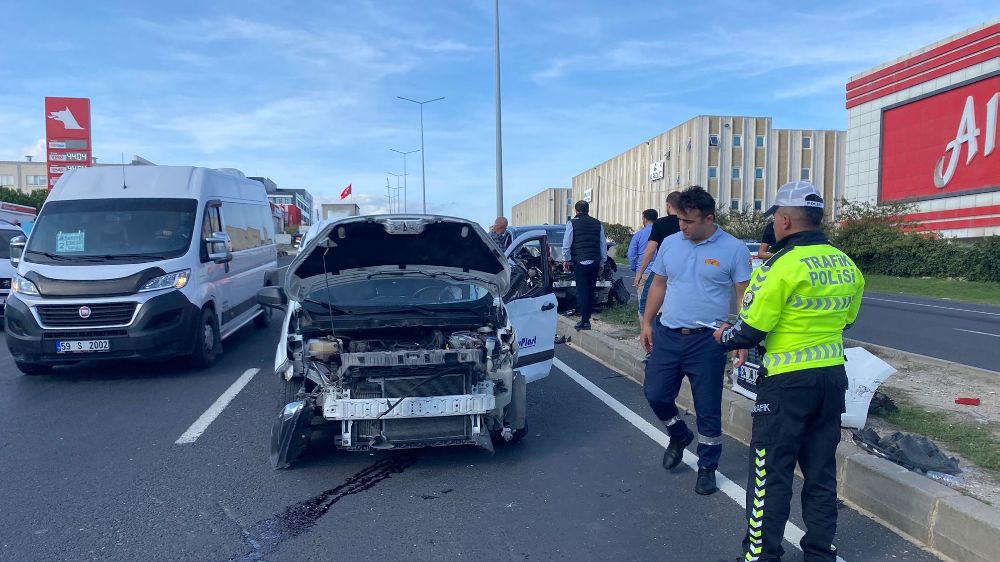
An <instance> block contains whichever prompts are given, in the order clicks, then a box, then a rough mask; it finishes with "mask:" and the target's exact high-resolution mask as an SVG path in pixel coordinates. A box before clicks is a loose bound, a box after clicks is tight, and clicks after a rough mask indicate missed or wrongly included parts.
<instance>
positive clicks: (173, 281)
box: [139, 269, 191, 293]
mask: <svg viewBox="0 0 1000 562" xmlns="http://www.w3.org/2000/svg"><path fill="white" fill-rule="evenodd" d="M190 278H191V270H190V269H185V270H184V271H175V272H173V273H168V274H166V275H161V276H159V277H154V278H153V279H150V280H149V281H148V282H147V283H146V284H145V285H143V286H142V288H141V289H139V292H140V293H145V292H147V291H162V290H163V289H183V288H184V286H185V285H187V284H188V279H190Z"/></svg>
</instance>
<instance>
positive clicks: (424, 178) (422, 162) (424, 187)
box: [396, 96, 444, 215]
mask: <svg viewBox="0 0 1000 562" xmlns="http://www.w3.org/2000/svg"><path fill="white" fill-rule="evenodd" d="M396 97H397V98H399V99H401V100H404V101H408V102H412V103H415V104H417V105H419V106H420V185H421V189H422V190H423V192H424V210H423V213H424V214H425V215H426V214H427V171H426V169H425V167H426V160H425V159H424V155H425V154H427V152H426V151H425V150H424V104H428V103H433V102H436V101H441V100H443V99H444V96H441V97H439V98H435V99H432V100H427V101H417V100H411V99H410V98H404V97H403V96H396Z"/></svg>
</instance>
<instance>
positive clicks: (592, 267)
mask: <svg viewBox="0 0 1000 562" xmlns="http://www.w3.org/2000/svg"><path fill="white" fill-rule="evenodd" d="M575 208H576V216H575V217H573V218H572V219H570V221H569V222H568V223H566V235H565V237H564V238H563V245H562V253H563V269H564V270H565V271H570V268H571V267H572V270H573V277H574V279H575V280H576V302H577V305H578V308H579V309H580V321H579V322H577V323H576V326H575V327H576V329H577V330H589V329H590V314H591V312H592V311H593V308H594V289H595V288H596V287H597V276H598V274H599V273H600V272H601V268H602V267H604V262H605V261H606V260H607V259H608V244H607V237H606V236H605V235H604V225H602V224H601V221H599V220H597V219H595V218H594V217H592V216H590V203H587V202H586V201H577V202H576V205H575Z"/></svg>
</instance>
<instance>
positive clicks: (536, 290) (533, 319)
mask: <svg viewBox="0 0 1000 562" xmlns="http://www.w3.org/2000/svg"><path fill="white" fill-rule="evenodd" d="M547 254H548V244H546V240H545V232H544V231H536V232H528V233H525V234H523V235H521V236H519V237H518V238H517V239H516V240H515V241H514V243H513V244H511V247H510V249H508V250H507V252H506V255H505V254H504V253H502V252H501V251H500V250H499V249H498V248H497V247H496V246H495V245H494V244H493V243H492V241H491V240H490V239H489V237H488V236H487V234H486V232H485V231H484V230H483V229H482V228H481V227H480V226H478V225H477V224H475V223H472V222H470V221H467V220H464V219H457V218H447V217H437V216H423V215H421V216H394V215H389V216H385V215H383V216H374V217H351V218H345V219H340V220H335V221H332V222H325V223H320V224H317V225H315V226H313V228H312V229H311V230H310V231H309V233H308V234H307V235H306V237H305V238H304V239H303V242H302V248H301V250H300V251H299V254H298V256H296V258H295V259H294V260H293V261H292V263H291V265H290V266H289V269H288V273H287V275H286V277H285V282H284V285H283V287H268V288H265V289H263V290H262V291H261V292H260V293H259V295H258V302H259V303H260V304H262V305H264V306H270V307H274V308H283V309H285V322H284V325H283V328H282V333H281V339H280V340H279V343H278V350H277V354H276V356H275V374H276V375H277V377H278V379H279V381H280V384H281V387H282V395H281V400H280V412H279V413H278V417H277V419H276V420H275V422H274V425H273V426H272V428H271V451H270V455H271V463H272V465H273V466H274V467H275V468H285V467H288V466H289V465H290V463H291V462H292V461H294V459H295V458H296V457H297V456H299V455H300V454H301V453H302V452H303V451H304V450H305V449H306V447H307V446H308V443H309V438H310V434H311V431H312V429H313V428H315V427H316V426H317V425H323V426H325V430H326V431H332V432H333V434H334V435H335V443H336V447H337V448H338V449H346V450H352V451H365V450H369V449H391V448H413V447H436V446H444V445H478V446H480V447H484V448H487V449H492V447H493V445H492V442H493V440H494V439H496V440H500V441H516V440H518V439H520V438H521V437H523V436H524V435H525V434H526V433H527V415H526V414H527V413H526V385H527V383H530V382H532V381H534V380H538V379H540V378H543V377H545V376H547V375H548V373H549V370H550V368H551V366H552V359H553V356H554V340H555V330H556V297H555V294H553V292H552V287H551V277H550V275H551V272H550V271H549V268H548V267H547V264H548V261H549V260H548V255H547Z"/></svg>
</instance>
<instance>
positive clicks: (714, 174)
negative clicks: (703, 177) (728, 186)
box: [708, 166, 719, 180]
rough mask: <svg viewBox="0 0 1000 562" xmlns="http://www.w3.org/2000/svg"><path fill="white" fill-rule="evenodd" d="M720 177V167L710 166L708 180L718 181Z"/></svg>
mask: <svg viewBox="0 0 1000 562" xmlns="http://www.w3.org/2000/svg"><path fill="white" fill-rule="evenodd" d="M718 177H719V167H718V166H709V167H708V179H710V180H714V179H718Z"/></svg>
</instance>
